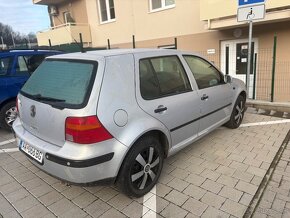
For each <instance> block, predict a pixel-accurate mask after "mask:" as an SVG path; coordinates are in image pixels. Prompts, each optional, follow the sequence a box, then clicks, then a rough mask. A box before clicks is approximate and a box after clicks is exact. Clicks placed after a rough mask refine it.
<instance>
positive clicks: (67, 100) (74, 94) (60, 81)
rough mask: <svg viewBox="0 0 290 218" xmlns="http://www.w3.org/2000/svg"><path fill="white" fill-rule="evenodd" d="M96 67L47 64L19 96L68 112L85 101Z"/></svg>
mask: <svg viewBox="0 0 290 218" xmlns="http://www.w3.org/2000/svg"><path fill="white" fill-rule="evenodd" d="M96 68H97V65H96V63H95V62H88V61H77V60H76V61H75V60H74V61H68V60H47V61H44V62H43V63H42V64H41V65H40V66H39V67H38V68H37V70H36V71H35V72H34V73H33V74H32V76H31V77H30V78H29V80H28V81H27V82H26V83H25V85H24V86H23V88H22V90H21V93H22V94H23V95H27V97H30V98H36V100H37V99H39V100H40V101H41V99H43V101H46V100H47V101H48V100H49V103H51V104H54V101H53V100H54V99H55V104H57V105H60V104H62V105H63V106H64V107H68V108H80V106H83V104H84V103H86V102H85V101H86V100H87V98H88V92H89V91H90V90H91V87H92V84H93V78H94V77H95V72H96Z"/></svg>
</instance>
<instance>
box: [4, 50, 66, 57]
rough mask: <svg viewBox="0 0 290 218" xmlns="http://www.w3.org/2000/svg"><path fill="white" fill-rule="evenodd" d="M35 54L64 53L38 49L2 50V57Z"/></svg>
mask: <svg viewBox="0 0 290 218" xmlns="http://www.w3.org/2000/svg"><path fill="white" fill-rule="evenodd" d="M35 53H53V54H56V53H62V52H61V51H57V50H38V49H27V50H25V49H19V50H18V49H11V50H0V56H4V55H15V54H35Z"/></svg>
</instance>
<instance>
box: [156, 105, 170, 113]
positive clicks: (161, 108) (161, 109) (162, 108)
mask: <svg viewBox="0 0 290 218" xmlns="http://www.w3.org/2000/svg"><path fill="white" fill-rule="evenodd" d="M166 110H167V107H163V106H161V107H160V106H159V107H158V108H157V109H155V110H154V112H155V113H161V112H163V111H166Z"/></svg>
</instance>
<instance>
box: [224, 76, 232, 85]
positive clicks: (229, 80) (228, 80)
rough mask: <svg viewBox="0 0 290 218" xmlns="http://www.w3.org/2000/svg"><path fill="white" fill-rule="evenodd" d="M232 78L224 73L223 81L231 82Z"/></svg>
mask: <svg viewBox="0 0 290 218" xmlns="http://www.w3.org/2000/svg"><path fill="white" fill-rule="evenodd" d="M232 81H233V78H232V77H231V76H230V75H225V82H226V83H232Z"/></svg>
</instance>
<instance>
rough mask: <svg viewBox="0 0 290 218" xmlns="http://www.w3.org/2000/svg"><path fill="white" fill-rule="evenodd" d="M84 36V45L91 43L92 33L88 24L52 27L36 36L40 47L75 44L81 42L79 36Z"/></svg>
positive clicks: (68, 24)
mask: <svg viewBox="0 0 290 218" xmlns="http://www.w3.org/2000/svg"><path fill="white" fill-rule="evenodd" d="M80 33H81V34H82V40H83V42H84V43H91V42H92V39H91V31H90V27H89V25H88V24H82V23H67V24H62V25H59V26H55V27H51V28H49V29H47V30H43V31H40V32H38V33H37V34H36V36H37V41H38V45H40V46H42V45H49V40H50V42H51V45H62V44H70V43H74V42H76V41H77V42H80V36H79V34H80Z"/></svg>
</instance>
